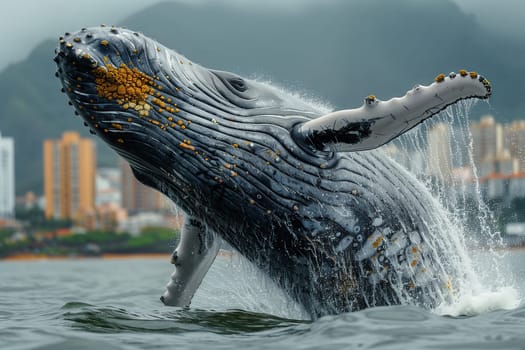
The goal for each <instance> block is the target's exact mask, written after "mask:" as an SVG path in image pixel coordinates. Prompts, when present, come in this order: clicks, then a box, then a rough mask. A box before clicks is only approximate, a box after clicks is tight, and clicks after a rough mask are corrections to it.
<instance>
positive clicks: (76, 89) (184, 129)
mask: <svg viewBox="0 0 525 350" xmlns="http://www.w3.org/2000/svg"><path fill="white" fill-rule="evenodd" d="M55 62H56V63H57V66H58V71H57V77H58V78H59V79H60V81H61V83H62V85H63V92H65V93H66V95H67V96H68V98H69V100H70V103H71V104H72V105H73V107H74V108H75V113H76V114H78V115H80V116H81V117H82V118H83V119H84V124H85V125H86V126H87V127H88V128H89V129H90V131H91V133H93V134H96V135H97V136H99V137H100V138H102V139H103V140H104V141H105V142H106V143H108V144H109V145H110V146H111V147H112V148H113V149H114V150H115V151H116V152H117V153H118V154H119V155H121V156H122V157H124V158H125V159H126V160H127V161H128V162H129V164H130V166H131V168H132V170H133V172H134V174H135V176H136V177H137V179H138V180H140V181H141V182H143V183H144V184H146V185H148V186H151V187H154V188H156V189H158V190H159V191H161V192H163V193H164V194H166V195H167V196H168V197H169V198H170V199H172V200H173V202H174V203H175V204H176V205H177V206H178V207H180V208H181V209H182V210H183V211H184V213H185V222H184V225H183V228H182V232H181V238H180V242H179V245H178V247H177V249H176V250H175V251H174V252H173V255H172V263H173V264H174V265H175V272H174V273H173V275H172V276H171V279H170V282H169V283H168V285H167V287H166V291H165V293H164V295H163V296H162V297H161V300H162V301H163V302H164V303H165V304H166V305H176V306H185V305H189V304H190V302H191V299H192V297H193V295H194V293H195V291H196V290H197V288H198V287H199V284H200V283H201V281H202V279H203V277H204V276H205V274H206V272H207V270H208V268H209V267H210V265H211V264H212V263H213V260H214V259H215V256H216V254H217V252H218V250H219V246H220V242H221V240H224V241H226V242H228V243H229V244H230V245H231V246H233V247H234V248H235V249H236V250H237V251H238V252H239V253H240V254H242V255H243V256H245V257H246V258H247V259H249V260H250V261H251V262H253V263H254V264H255V265H256V266H257V267H258V268H259V269H261V270H262V271H263V272H265V273H266V274H267V275H268V276H269V277H270V278H271V279H273V280H274V281H275V282H276V283H277V284H278V285H280V286H281V287H282V288H283V289H284V290H285V291H286V292H287V293H288V294H289V295H290V296H291V297H292V298H294V299H295V300H296V301H298V302H299V303H300V304H301V305H302V306H303V307H304V308H305V310H306V311H307V312H309V313H310V314H311V315H312V317H313V318H315V317H319V316H322V315H325V314H334V313H340V312H347V311H354V310H360V309H363V308H367V307H373V306H381V305H392V304H399V303H410V304H415V305H419V306H422V307H427V308H432V307H435V306H437V305H439V304H441V303H443V302H445V301H447V300H450V298H452V297H453V295H454V290H455V288H457V285H456V281H457V279H458V278H459V275H460V273H459V271H457V270H458V268H457V265H458V264H457V257H454V255H455V253H456V251H455V250H454V249H455V244H451V242H448V241H447V239H446V238H442V237H440V236H439V234H436V230H438V229H439V228H438V226H439V225H440V221H439V220H440V219H436V215H437V214H436V212H437V211H438V205H437V204H436V203H435V201H433V200H432V197H431V196H430V195H429V194H428V192H427V190H426V189H425V187H424V186H423V185H421V184H420V183H419V182H418V181H417V180H416V179H415V178H414V177H413V176H411V175H410V174H409V173H408V172H407V171H405V170H404V169H403V168H402V167H400V166H398V165H397V164H396V163H395V162H394V161H392V160H390V159H389V158H388V157H386V156H385V155H384V154H383V153H382V152H381V150H377V149H376V148H377V147H379V146H381V145H383V144H385V143H387V142H389V141H390V140H392V139H394V138H396V137H397V136H399V135H401V134H403V133H404V132H406V131H407V130H410V129H411V128H413V127H415V126H416V125H417V124H419V123H421V122H423V121H424V120H425V119H427V118H430V117H432V116H433V115H435V114H436V113H438V112H439V111H441V110H443V109H444V108H446V107H447V106H449V105H451V104H454V103H456V102H457V101H460V100H463V99H469V98H479V99H485V98H488V97H489V96H490V94H491V87H490V84H489V82H488V81H487V80H486V79H485V78H484V77H482V76H480V75H478V74H477V73H475V72H468V71H465V70H460V71H459V72H458V73H450V74H448V75H443V74H440V75H438V76H437V77H436V78H435V81H434V82H433V83H432V84H430V85H429V86H416V87H414V88H413V89H411V90H409V91H408V92H407V93H406V94H405V95H404V96H403V97H400V98H393V99H391V100H388V101H380V100H379V99H377V98H376V97H374V96H368V97H366V98H365V101H364V104H363V105H362V106H361V107H359V108H356V109H350V110H340V111H333V112H328V111H325V110H322V109H321V108H320V107H317V106H313V105H311V104H309V103H307V102H305V101H303V100H301V99H300V98H297V97H295V96H291V95H290V94H287V93H286V92H283V91H281V90H279V89H277V88H275V87H273V86H271V85H268V84H264V83H261V82H257V81H254V80H248V79H245V78H243V77H240V76H238V75H235V74H232V73H228V72H223V71H216V70H211V69H207V68H205V67H202V66H201V65H198V64H196V63H194V62H192V61H190V60H188V59H187V58H186V57H184V56H182V55H180V54H178V53H177V52H175V51H173V50H171V49H168V48H166V47H165V46H163V45H162V44H160V43H158V42H156V41H154V40H152V39H150V38H148V37H146V36H144V35H143V34H140V33H137V32H133V31H131V30H127V29H122V28H115V27H104V26H102V27H97V28H89V29H82V30H80V31H78V32H76V33H73V34H70V33H66V34H65V35H64V36H63V37H61V38H60V40H59V44H58V47H57V49H56V56H55ZM451 257H454V259H456V262H454V263H452V262H451V260H453V259H451Z"/></svg>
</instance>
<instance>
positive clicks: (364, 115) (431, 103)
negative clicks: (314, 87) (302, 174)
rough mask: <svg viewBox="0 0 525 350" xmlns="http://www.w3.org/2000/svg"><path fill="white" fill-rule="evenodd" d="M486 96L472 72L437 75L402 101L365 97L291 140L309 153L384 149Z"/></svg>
mask: <svg viewBox="0 0 525 350" xmlns="http://www.w3.org/2000/svg"><path fill="white" fill-rule="evenodd" d="M490 94H491V86H490V83H489V82H488V80H487V79H485V78H484V77H482V76H481V75H478V74H477V73H475V72H467V71H465V70H461V71H460V72H459V73H457V74H456V73H450V74H449V75H448V76H445V75H444V74H440V75H438V76H437V77H436V79H435V82H434V83H432V84H431V85H429V86H416V87H415V88H413V89H412V90H410V91H408V92H407V93H406V94H405V96H403V97H398V98H393V99H390V100H388V101H380V100H378V99H376V98H375V96H368V97H367V98H366V99H365V103H364V104H363V106H361V107H359V108H356V109H348V110H340V111H335V112H332V113H329V114H326V115H324V116H321V117H319V118H316V119H313V120H310V121H308V122H306V123H304V124H302V125H300V126H299V127H298V128H296V129H295V130H294V131H293V136H294V138H295V139H296V141H297V142H298V143H299V144H301V145H305V146H307V147H310V148H311V149H313V150H319V151H334V152H354V151H365V150H369V149H373V148H376V147H379V146H382V145H384V144H385V143H387V142H389V141H390V140H392V139H394V138H396V137H397V136H399V135H401V134H403V133H404V132H406V131H408V130H410V129H412V128H413V127H414V126H416V125H418V124H419V123H421V122H423V121H424V120H425V119H428V118H430V117H432V116H433V115H435V114H437V113H439V112H440V111H441V110H443V109H445V108H446V107H447V106H449V105H451V104H454V103H456V102H458V101H460V100H464V99H468V98H479V99H486V98H488V97H489V96H490Z"/></svg>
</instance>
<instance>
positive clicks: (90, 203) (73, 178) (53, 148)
mask: <svg viewBox="0 0 525 350" xmlns="http://www.w3.org/2000/svg"><path fill="white" fill-rule="evenodd" d="M44 195H45V198H46V210H45V213H46V217H47V218H57V219H58V218H60V219H72V220H80V219H81V218H82V215H83V213H86V212H89V211H92V210H93V209H94V204H95V145H94V143H93V141H92V140H90V139H84V138H81V137H80V135H79V134H78V133H76V132H65V133H63V134H62V138H61V139H60V140H46V141H44Z"/></svg>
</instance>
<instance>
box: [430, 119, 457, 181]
mask: <svg viewBox="0 0 525 350" xmlns="http://www.w3.org/2000/svg"><path fill="white" fill-rule="evenodd" d="M427 142H428V170H427V172H428V174H429V175H432V176H435V177H437V178H439V179H441V180H445V181H450V178H451V172H452V155H451V154H450V146H449V126H448V125H447V124H444V123H436V125H435V126H434V127H433V128H432V129H431V130H430V131H429V132H428V139H427Z"/></svg>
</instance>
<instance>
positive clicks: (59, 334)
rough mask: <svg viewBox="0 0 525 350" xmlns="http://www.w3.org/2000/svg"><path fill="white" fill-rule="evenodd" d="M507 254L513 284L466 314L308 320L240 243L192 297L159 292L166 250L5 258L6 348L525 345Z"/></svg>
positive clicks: (518, 256)
mask: <svg viewBox="0 0 525 350" xmlns="http://www.w3.org/2000/svg"><path fill="white" fill-rule="evenodd" d="M489 260H490V259H486V257H485V253H478V254H476V257H475V258H474V261H475V262H476V263H479V264H482V263H483V262H485V261H489ZM491 264H492V263H491ZM499 264H501V266H499V267H498V269H497V270H498V271H499V273H500V274H504V275H505V276H507V277H508V278H507V280H508V281H509V283H510V284H512V285H508V286H497V285H491V283H492V282H491V281H495V280H501V279H495V278H487V280H488V282H486V283H487V284H486V285H485V286H484V292H483V293H481V294H480V295H478V296H475V297H473V298H472V299H471V300H470V301H469V302H467V304H468V305H462V306H460V308H459V309H458V308H457V307H456V311H457V310H463V311H465V310H467V311H468V312H463V313H468V314H469V316H446V315H440V314H438V313H437V312H435V311H434V312H433V311H428V310H424V309H420V308H417V307H411V306H395V307H381V308H373V309H368V310H363V311H360V312H355V313H346V314H341V315H336V316H328V317H323V318H321V319H319V320H316V321H313V322H312V321H310V320H308V319H307V317H306V315H305V314H304V312H303V311H302V310H301V308H300V307H299V306H298V305H296V304H295V303H294V302H292V301H291V300H289V299H288V298H287V297H286V295H285V294H284V293H283V292H282V291H281V290H280V289H278V288H277V287H275V286H274V285H273V284H272V283H271V282H270V281H268V280H267V279H266V278H265V277H264V276H262V275H261V274H260V273H259V272H258V271H257V270H255V269H254V268H253V267H251V266H250V265H249V264H248V263H247V262H246V261H244V260H243V259H242V258H239V257H237V256H236V255H233V256H229V255H221V256H219V257H218V258H217V260H216V261H215V263H214V265H213V266H212V268H211V270H210V272H209V273H208V275H207V276H206V278H205V280H204V281H203V284H202V286H201V288H200V289H199V291H198V292H197V294H196V296H195V298H194V302H193V305H192V307H191V308H187V309H183V308H173V307H165V306H163V305H162V304H161V302H160V301H159V297H160V295H161V294H162V292H163V288H164V284H165V283H166V282H167V280H168V278H169V275H170V274H171V272H172V266H171V265H170V264H169V263H168V256H166V259H155V258H149V259H122V260H102V259H84V260H82V259H80V260H59V261H56V260H54V261H51V260H49V261H45V260H44V261H20V262H18V261H17V262H0V349H76V350H83V349H372V348H373V349H421V348H426V349H523V348H525V307H524V304H523V303H521V302H520V301H519V299H518V298H520V297H521V294H523V293H525V252H524V251H511V252H509V253H507V254H505V255H504V256H502V257H501V260H500V262H499ZM509 290H510V291H509ZM501 308H507V309H506V310H505V309H501Z"/></svg>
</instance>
